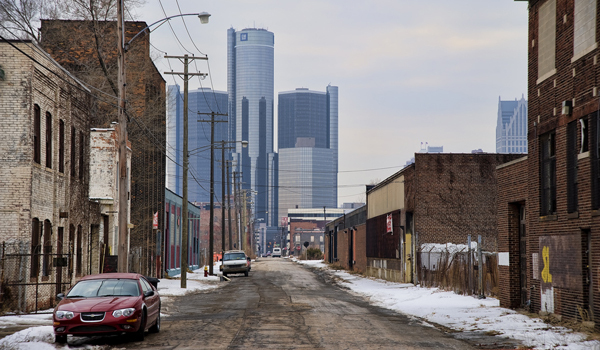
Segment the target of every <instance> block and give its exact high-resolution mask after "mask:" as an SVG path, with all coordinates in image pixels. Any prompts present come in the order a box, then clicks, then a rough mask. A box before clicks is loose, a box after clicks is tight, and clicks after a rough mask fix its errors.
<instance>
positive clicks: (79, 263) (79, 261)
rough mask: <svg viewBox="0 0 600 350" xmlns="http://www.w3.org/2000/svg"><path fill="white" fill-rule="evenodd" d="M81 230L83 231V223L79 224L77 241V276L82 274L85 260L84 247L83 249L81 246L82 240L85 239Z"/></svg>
mask: <svg viewBox="0 0 600 350" xmlns="http://www.w3.org/2000/svg"><path fill="white" fill-rule="evenodd" d="M81 231H82V228H81V225H79V226H77V242H76V244H77V252H76V254H77V266H76V268H75V269H76V270H75V273H76V274H77V276H81V271H82V261H83V259H82V258H83V257H82V254H83V249H81V247H82V242H81V240H82V239H83V233H82V232H81Z"/></svg>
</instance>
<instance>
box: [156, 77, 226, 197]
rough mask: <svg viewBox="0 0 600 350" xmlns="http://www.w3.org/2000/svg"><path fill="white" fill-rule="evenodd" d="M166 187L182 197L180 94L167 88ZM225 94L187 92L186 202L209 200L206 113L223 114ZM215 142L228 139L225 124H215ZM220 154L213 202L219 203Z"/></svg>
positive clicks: (218, 154)
mask: <svg viewBox="0 0 600 350" xmlns="http://www.w3.org/2000/svg"><path fill="white" fill-rule="evenodd" d="M167 95H168V97H167V155H168V156H169V158H168V159H167V171H166V173H167V180H166V182H167V188H168V189H170V190H171V191H173V192H175V193H176V194H177V195H179V196H182V195H183V193H182V186H183V183H182V181H183V92H181V90H180V88H179V85H169V87H168V92H167ZM227 99H228V95H227V93H226V92H224V91H216V90H211V89H210V88H200V89H197V90H192V91H189V92H188V153H189V159H188V160H189V173H188V200H189V201H190V202H209V201H210V123H204V122H198V120H207V119H210V117H207V116H206V115H205V114H200V115H199V114H198V113H210V112H212V111H214V112H217V113H226V112H227V105H228V101H227ZM214 139H215V142H218V141H222V140H228V127H227V123H215V137H214ZM221 164H222V163H221V152H220V150H215V164H214V173H215V186H214V191H215V197H216V198H215V203H217V202H219V201H220V200H221V186H220V183H221V168H220V166H221Z"/></svg>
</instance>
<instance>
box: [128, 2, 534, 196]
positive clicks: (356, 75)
mask: <svg viewBox="0 0 600 350" xmlns="http://www.w3.org/2000/svg"><path fill="white" fill-rule="evenodd" d="M160 1H162V5H163V6H164V9H165V11H166V15H165V13H163V10H162V9H161V3H160ZM160 1H159V0H146V4H145V5H144V6H143V7H140V8H137V9H135V10H132V11H131V12H132V14H133V15H134V16H135V18H136V19H137V20H142V21H146V22H147V23H148V24H151V23H153V22H155V21H157V20H160V19H161V18H164V17H167V16H172V15H176V14H179V13H180V10H179V9H178V6H177V4H179V7H180V9H181V13H195V12H203V11H206V12H209V13H210V14H211V15H212V16H211V17H210V23H209V24H206V25H200V23H199V21H198V19H197V18H195V17H185V23H186V25H187V28H188V30H189V33H190V34H191V37H192V38H193V42H192V40H191V39H190V36H188V33H187V31H186V28H185V27H184V25H183V23H182V20H181V19H173V20H171V21H170V22H169V23H170V24H171V26H172V28H173V31H172V30H171V28H169V25H167V24H165V25H162V26H160V27H158V28H156V27H157V26H155V27H153V28H156V29H155V30H154V31H153V32H152V34H151V43H152V44H153V45H154V46H155V47H156V48H157V49H158V50H162V51H166V52H167V53H168V54H169V55H182V54H185V53H186V51H185V50H186V49H187V50H189V51H190V52H191V53H194V54H196V55H198V54H199V53H198V49H199V50H201V51H202V52H203V53H205V54H207V55H208V57H209V62H210V63H209V64H210V73H211V78H212V87H213V88H214V89H216V90H221V91H227V65H226V63H227V47H226V44H227V36H226V34H227V29H228V28H231V27H233V28H235V29H236V30H241V29H244V28H247V27H255V28H265V29H268V30H269V31H271V32H273V33H274V35H275V96H274V99H275V104H276V105H277V94H278V92H281V91H288V90H293V89H295V88H298V87H306V88H309V89H311V90H317V91H325V88H326V86H327V85H328V84H331V85H336V86H338V87H339V140H340V141H339V155H340V157H339V169H340V174H339V177H338V179H339V191H338V192H339V198H338V203H340V204H341V203H344V202H356V201H364V200H365V195H364V184H367V183H371V182H373V181H374V180H383V179H385V178H387V177H388V176H390V175H392V174H393V173H394V172H396V171H398V170H400V169H401V168H402V167H403V166H404V164H405V163H406V161H407V160H409V159H410V158H411V157H413V154H414V153H415V152H418V151H419V149H420V147H421V142H423V143H425V142H428V144H429V145H431V146H444V152H449V153H470V152H471V150H474V149H479V148H481V149H483V151H484V152H495V149H496V148H495V147H496V146H495V130H496V117H497V110H498V98H499V97H502V99H503V100H514V99H515V98H519V99H520V98H521V96H522V95H523V94H525V93H526V89H527V2H526V1H523V2H516V1H512V0H485V1H483V0H454V1H448V0H432V1H419V0H412V1H408V0H369V1H356V0H351V1H349V0H318V1H317V0H296V1H289V0H220V1H216V0H213V1H199V0H177V1H176V0H160ZM174 33H175V34H174ZM175 35H176V36H175ZM178 41H180V42H181V44H179V43H178ZM182 45H183V46H184V47H185V49H184V48H182ZM154 54H155V56H156V58H157V59H156V65H157V66H158V69H159V70H160V71H161V72H164V71H170V70H171V68H170V67H169V65H168V63H167V60H166V59H164V58H161V57H162V56H163V55H164V54H162V53H160V52H159V51H157V50H155V51H154ZM171 66H172V68H173V69H174V70H175V71H178V70H179V71H180V69H181V68H180V67H181V66H180V65H179V66H178V65H177V63H176V62H175V61H171ZM198 68H199V70H200V71H202V72H206V71H207V69H208V68H207V65H206V63H203V62H201V63H198ZM164 77H165V80H166V81H167V84H169V85H172V84H174V83H175V82H177V83H179V84H180V85H183V84H182V82H181V80H178V79H179V78H176V77H174V76H171V75H164ZM202 84H203V86H208V87H211V81H210V79H208V78H207V79H206V80H204V81H203V82H202ZM199 86H200V84H199V80H196V79H195V80H192V81H191V82H190V88H194V89H195V88H198V87H199ZM525 97H526V96H525ZM276 111H277V107H275V112H276ZM276 118H277V116H276V115H275V119H276ZM382 168H384V169H382ZM370 169H381V170H370ZM367 170H370V171H367Z"/></svg>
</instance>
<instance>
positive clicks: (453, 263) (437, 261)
mask: <svg viewBox="0 0 600 350" xmlns="http://www.w3.org/2000/svg"><path fill="white" fill-rule="evenodd" d="M479 256H480V257H481V258H479ZM416 272H417V278H418V280H419V282H420V284H421V285H422V286H424V287H436V288H440V289H444V290H451V291H454V292H455V293H457V294H466V295H479V296H480V297H483V296H497V295H498V257H497V253H490V252H483V251H482V252H481V254H478V251H477V249H468V248H463V247H456V246H452V247H449V248H440V247H439V245H423V246H421V247H420V249H419V251H418V252H417V271H416ZM480 274H481V275H480ZM480 277H481V279H480Z"/></svg>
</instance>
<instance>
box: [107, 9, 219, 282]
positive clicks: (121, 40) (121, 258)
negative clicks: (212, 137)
mask: <svg viewBox="0 0 600 350" xmlns="http://www.w3.org/2000/svg"><path fill="white" fill-rule="evenodd" d="M123 2H124V0H118V1H117V41H118V42H117V57H118V61H117V62H118V76H117V77H118V88H119V108H118V112H119V115H118V121H119V133H118V140H119V168H120V169H119V246H118V271H119V272H128V270H129V267H128V266H127V255H128V249H127V242H128V239H127V238H128V231H127V229H128V211H129V210H128V209H129V202H128V200H129V198H128V197H129V188H128V187H127V178H128V171H127V170H128V169H127V117H126V114H125V96H126V94H125V89H126V83H125V82H126V79H125V52H127V50H128V49H129V46H130V44H131V42H133V40H135V39H136V38H137V37H138V36H139V35H140V34H141V33H143V32H145V31H146V29H148V28H150V27H152V26H154V25H155V24H158V23H161V24H162V23H165V22H167V21H169V20H170V19H171V18H175V17H183V16H192V15H193V16H198V17H199V18H200V23H203V24H205V23H208V18H209V17H210V14H208V13H206V12H202V13H188V14H179V15H175V16H171V17H167V18H163V19H161V20H158V21H156V22H154V23H152V24H150V25H149V26H147V27H146V28H144V29H142V30H141V31H139V32H138V33H137V34H136V35H134V36H133V38H131V40H129V41H128V42H127V43H125V21H124V15H123V12H124V5H123ZM186 68H187V66H186ZM185 87H186V93H185V98H186V99H187V79H186V81H185ZM184 118H187V107H186V108H184ZM186 131H187V130H186ZM185 137H187V135H184V138H185ZM184 144H185V147H187V143H185V141H184ZM186 151H187V150H185V149H184V157H185V156H186ZM185 166H186V164H185V159H184V167H185ZM183 176H184V184H185V185H184V186H186V185H187V172H186V171H184V175H183ZM186 187H187V186H186ZM186 187H184V188H186ZM184 196H185V198H184V200H183V208H182V209H183V218H182V219H183V225H184V226H183V230H182V239H183V242H182V243H183V244H182V245H184V247H182V248H185V250H184V251H182V257H181V264H182V269H181V287H182V288H185V287H186V272H187V245H188V242H187V228H188V222H187V193H185V190H184ZM184 263H185V265H184ZM184 266H185V268H183V267H184Z"/></svg>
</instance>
